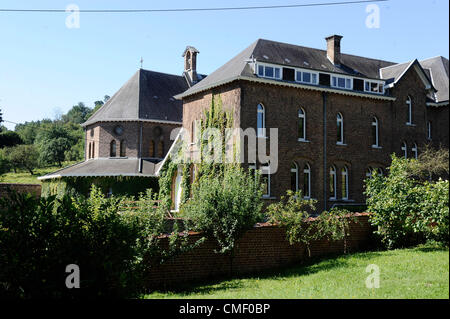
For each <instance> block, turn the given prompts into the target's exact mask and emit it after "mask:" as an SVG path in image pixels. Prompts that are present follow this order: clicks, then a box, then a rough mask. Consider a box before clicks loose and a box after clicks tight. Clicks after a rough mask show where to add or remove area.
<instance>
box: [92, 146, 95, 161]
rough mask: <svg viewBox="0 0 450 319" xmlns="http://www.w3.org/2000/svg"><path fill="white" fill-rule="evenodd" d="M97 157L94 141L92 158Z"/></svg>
mask: <svg viewBox="0 0 450 319" xmlns="http://www.w3.org/2000/svg"><path fill="white" fill-rule="evenodd" d="M94 157H95V142H92V158H94Z"/></svg>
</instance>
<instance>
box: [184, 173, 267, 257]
mask: <svg viewBox="0 0 450 319" xmlns="http://www.w3.org/2000/svg"><path fill="white" fill-rule="evenodd" d="M214 174H216V175H215V176H211V175H209V174H205V175H202V176H200V177H199V179H198V181H197V184H196V185H195V186H194V187H193V189H192V198H191V199H189V200H188V201H187V202H186V204H185V205H183V206H182V208H181V216H183V217H185V218H187V220H188V222H189V229H192V230H197V231H203V232H204V233H205V234H206V235H207V236H209V237H212V238H214V239H215V240H216V241H217V242H218V244H219V246H220V252H221V253H225V252H230V251H232V250H233V248H234V246H235V241H236V239H238V238H239V237H240V236H241V235H242V233H243V232H244V231H245V230H247V229H250V228H252V227H253V226H254V224H255V223H257V222H259V221H262V218H263V216H262V214H261V208H262V201H261V196H262V190H261V188H260V186H259V185H260V184H259V176H257V177H256V178H255V175H254V173H253V172H251V171H248V172H246V171H244V169H243V168H240V167H238V166H234V165H233V166H229V167H225V168H224V169H223V170H222V171H215V173H214Z"/></svg>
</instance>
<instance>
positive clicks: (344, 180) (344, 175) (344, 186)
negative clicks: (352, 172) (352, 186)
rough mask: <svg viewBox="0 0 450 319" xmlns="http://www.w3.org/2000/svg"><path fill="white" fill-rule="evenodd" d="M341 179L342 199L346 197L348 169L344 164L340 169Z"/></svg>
mask: <svg viewBox="0 0 450 319" xmlns="http://www.w3.org/2000/svg"><path fill="white" fill-rule="evenodd" d="M341 177H342V179H341V181H342V188H341V190H342V199H348V169H347V166H344V167H343V168H342V169H341Z"/></svg>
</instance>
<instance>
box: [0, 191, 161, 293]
mask: <svg viewBox="0 0 450 319" xmlns="http://www.w3.org/2000/svg"><path fill="white" fill-rule="evenodd" d="M153 200H154V198H153V195H152V194H151V193H149V194H147V195H141V197H140V198H139V200H138V204H137V205H138V210H137V211H134V212H133V211H131V210H127V209H126V208H125V207H126V205H125V204H124V201H125V198H115V197H111V198H105V196H103V194H102V193H101V192H100V190H99V189H97V188H95V187H93V188H92V191H91V194H90V196H89V197H88V198H82V197H77V198H71V197H68V196H64V197H62V198H56V197H55V196H50V197H47V198H41V199H36V198H33V197H31V196H30V195H23V194H17V193H11V194H9V199H5V198H2V199H0V297H2V298H4V297H21V298H31V297H38V298H46V297H47V298H62V297H64V298H79V297H83V298H92V297H124V296H127V297H133V296H136V295H137V294H138V293H140V292H141V291H142V289H143V284H142V283H143V276H144V274H145V270H146V268H147V267H151V264H150V263H148V262H147V259H146V256H150V257H152V256H155V255H158V254H159V255H164V254H162V253H160V250H158V249H159V242H158V239H157V238H158V235H160V234H161V232H163V225H164V214H163V212H162V211H160V210H158V209H155V208H154V201H153ZM150 203H151V205H150ZM122 210H124V211H122ZM164 256H166V255H164ZM159 260H161V258H160V259H158V261H159ZM68 264H76V265H78V266H79V267H80V289H67V288H66V286H65V279H66V276H68V274H67V273H65V268H66V266H67V265H68Z"/></svg>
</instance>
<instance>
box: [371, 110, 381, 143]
mask: <svg viewBox="0 0 450 319" xmlns="http://www.w3.org/2000/svg"><path fill="white" fill-rule="evenodd" d="M379 146H380V145H379V127H378V119H377V118H376V117H374V118H373V119H372V147H375V148H376V147H379Z"/></svg>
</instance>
